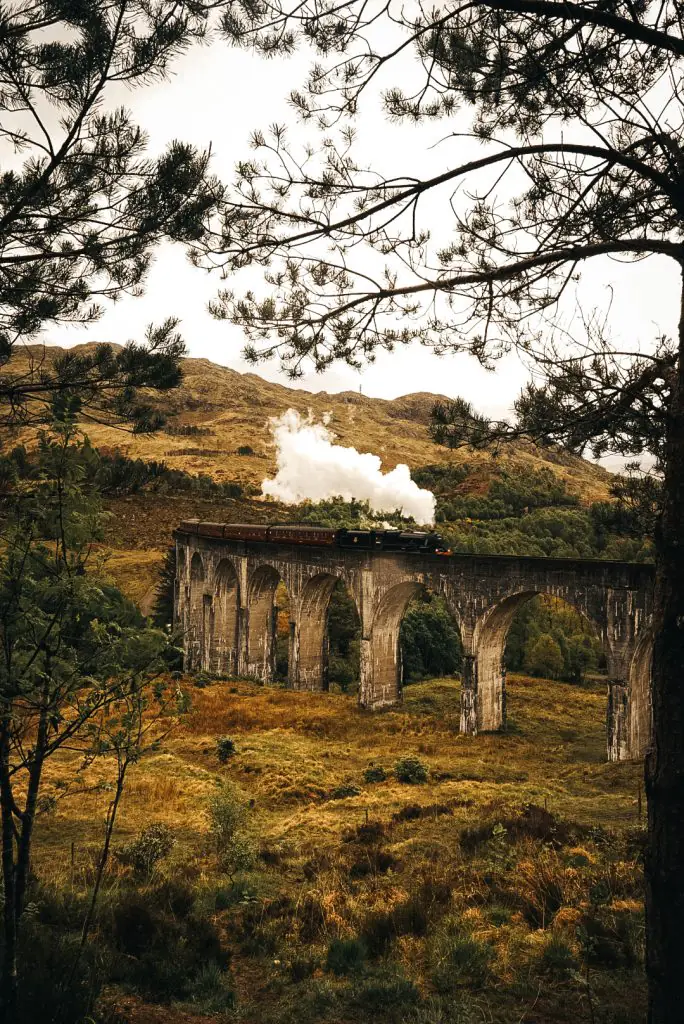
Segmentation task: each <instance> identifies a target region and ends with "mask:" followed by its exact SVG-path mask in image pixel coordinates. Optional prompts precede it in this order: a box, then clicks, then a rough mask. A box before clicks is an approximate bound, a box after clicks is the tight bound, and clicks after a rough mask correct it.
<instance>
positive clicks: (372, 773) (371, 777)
mask: <svg viewBox="0 0 684 1024" xmlns="http://www.w3.org/2000/svg"><path fill="white" fill-rule="evenodd" d="M386 778H387V772H386V771H385V769H384V768H383V767H382V765H381V764H370V765H369V766H368V767H367V768H366V770H365V772H364V773H363V781H364V782H371V783H372V782H384V781H385V779H386Z"/></svg>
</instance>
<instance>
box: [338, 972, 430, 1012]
mask: <svg viewBox="0 0 684 1024" xmlns="http://www.w3.org/2000/svg"><path fill="white" fill-rule="evenodd" d="M349 1002H350V1003H351V1005H352V1006H354V1007H357V1008H358V1009H359V1010H360V1011H361V1012H362V1013H363V1017H364V1020H367V1021H372V1020H375V1019H376V1017H377V1016H379V1015H380V1014H388V1015H389V1016H390V1017H391V1018H392V1019H394V1018H395V1016H397V1015H399V1016H401V1017H402V1018H403V1016H404V1014H405V1012H406V1010H407V1009H409V1007H411V1006H415V1005H416V1004H417V1003H418V1002H420V992H419V991H418V989H417V988H416V986H415V985H414V984H413V982H412V981H409V980H408V978H404V977H402V976H401V975H392V974H379V975H377V976H375V977H372V978H368V979H366V980H363V981H359V982H357V984H356V985H354V987H353V989H352V992H351V995H350V999H349Z"/></svg>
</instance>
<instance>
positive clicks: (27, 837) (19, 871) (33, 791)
mask: <svg viewBox="0 0 684 1024" xmlns="http://www.w3.org/2000/svg"><path fill="white" fill-rule="evenodd" d="M48 697H49V683H48V682H47V681H46V682H45V684H44V686H43V695H42V699H43V707H42V709H41V712H40V718H39V720H38V729H37V733H36V746H35V750H34V752H33V759H32V761H31V765H30V768H29V779H28V788H27V791H26V800H25V804H24V816H23V819H22V822H21V832H20V835H19V844H18V848H17V866H16V874H15V895H14V903H15V907H14V913H15V917H16V921H17V932H18V931H19V918H20V917H21V915H22V913H23V910H24V900H25V898H26V886H27V884H28V874H29V864H30V862H31V840H32V839H33V824H34V822H35V819H36V806H37V803H38V792H39V790H40V782H41V777H42V773H43V763H44V760H45V749H46V747H47V740H48Z"/></svg>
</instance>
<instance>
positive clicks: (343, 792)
mask: <svg viewBox="0 0 684 1024" xmlns="http://www.w3.org/2000/svg"><path fill="white" fill-rule="evenodd" d="M360 792H361V790H360V789H359V787H358V786H355V785H354V784H353V783H352V782H343V783H341V785H339V786H335V787H334V788H333V789H331V790H330V792H329V794H328V796H329V798H330V799H331V800H344V799H345V798H346V797H348V796H358V795H359V793H360Z"/></svg>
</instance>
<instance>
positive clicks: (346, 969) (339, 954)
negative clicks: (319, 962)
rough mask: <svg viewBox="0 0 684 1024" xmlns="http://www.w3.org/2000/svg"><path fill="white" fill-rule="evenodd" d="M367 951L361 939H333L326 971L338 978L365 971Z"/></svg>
mask: <svg viewBox="0 0 684 1024" xmlns="http://www.w3.org/2000/svg"><path fill="white" fill-rule="evenodd" d="M366 956H367V951H366V947H365V945H364V943H363V942H362V941H361V940H360V939H333V941H332V942H331V943H330V945H329V946H328V955H327V957H326V961H325V969H326V970H327V971H330V972H331V973H332V974H336V975H337V976H338V977H339V976H341V975H346V974H358V973H359V972H360V971H362V970H363V967H364V964H365V962H366Z"/></svg>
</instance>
